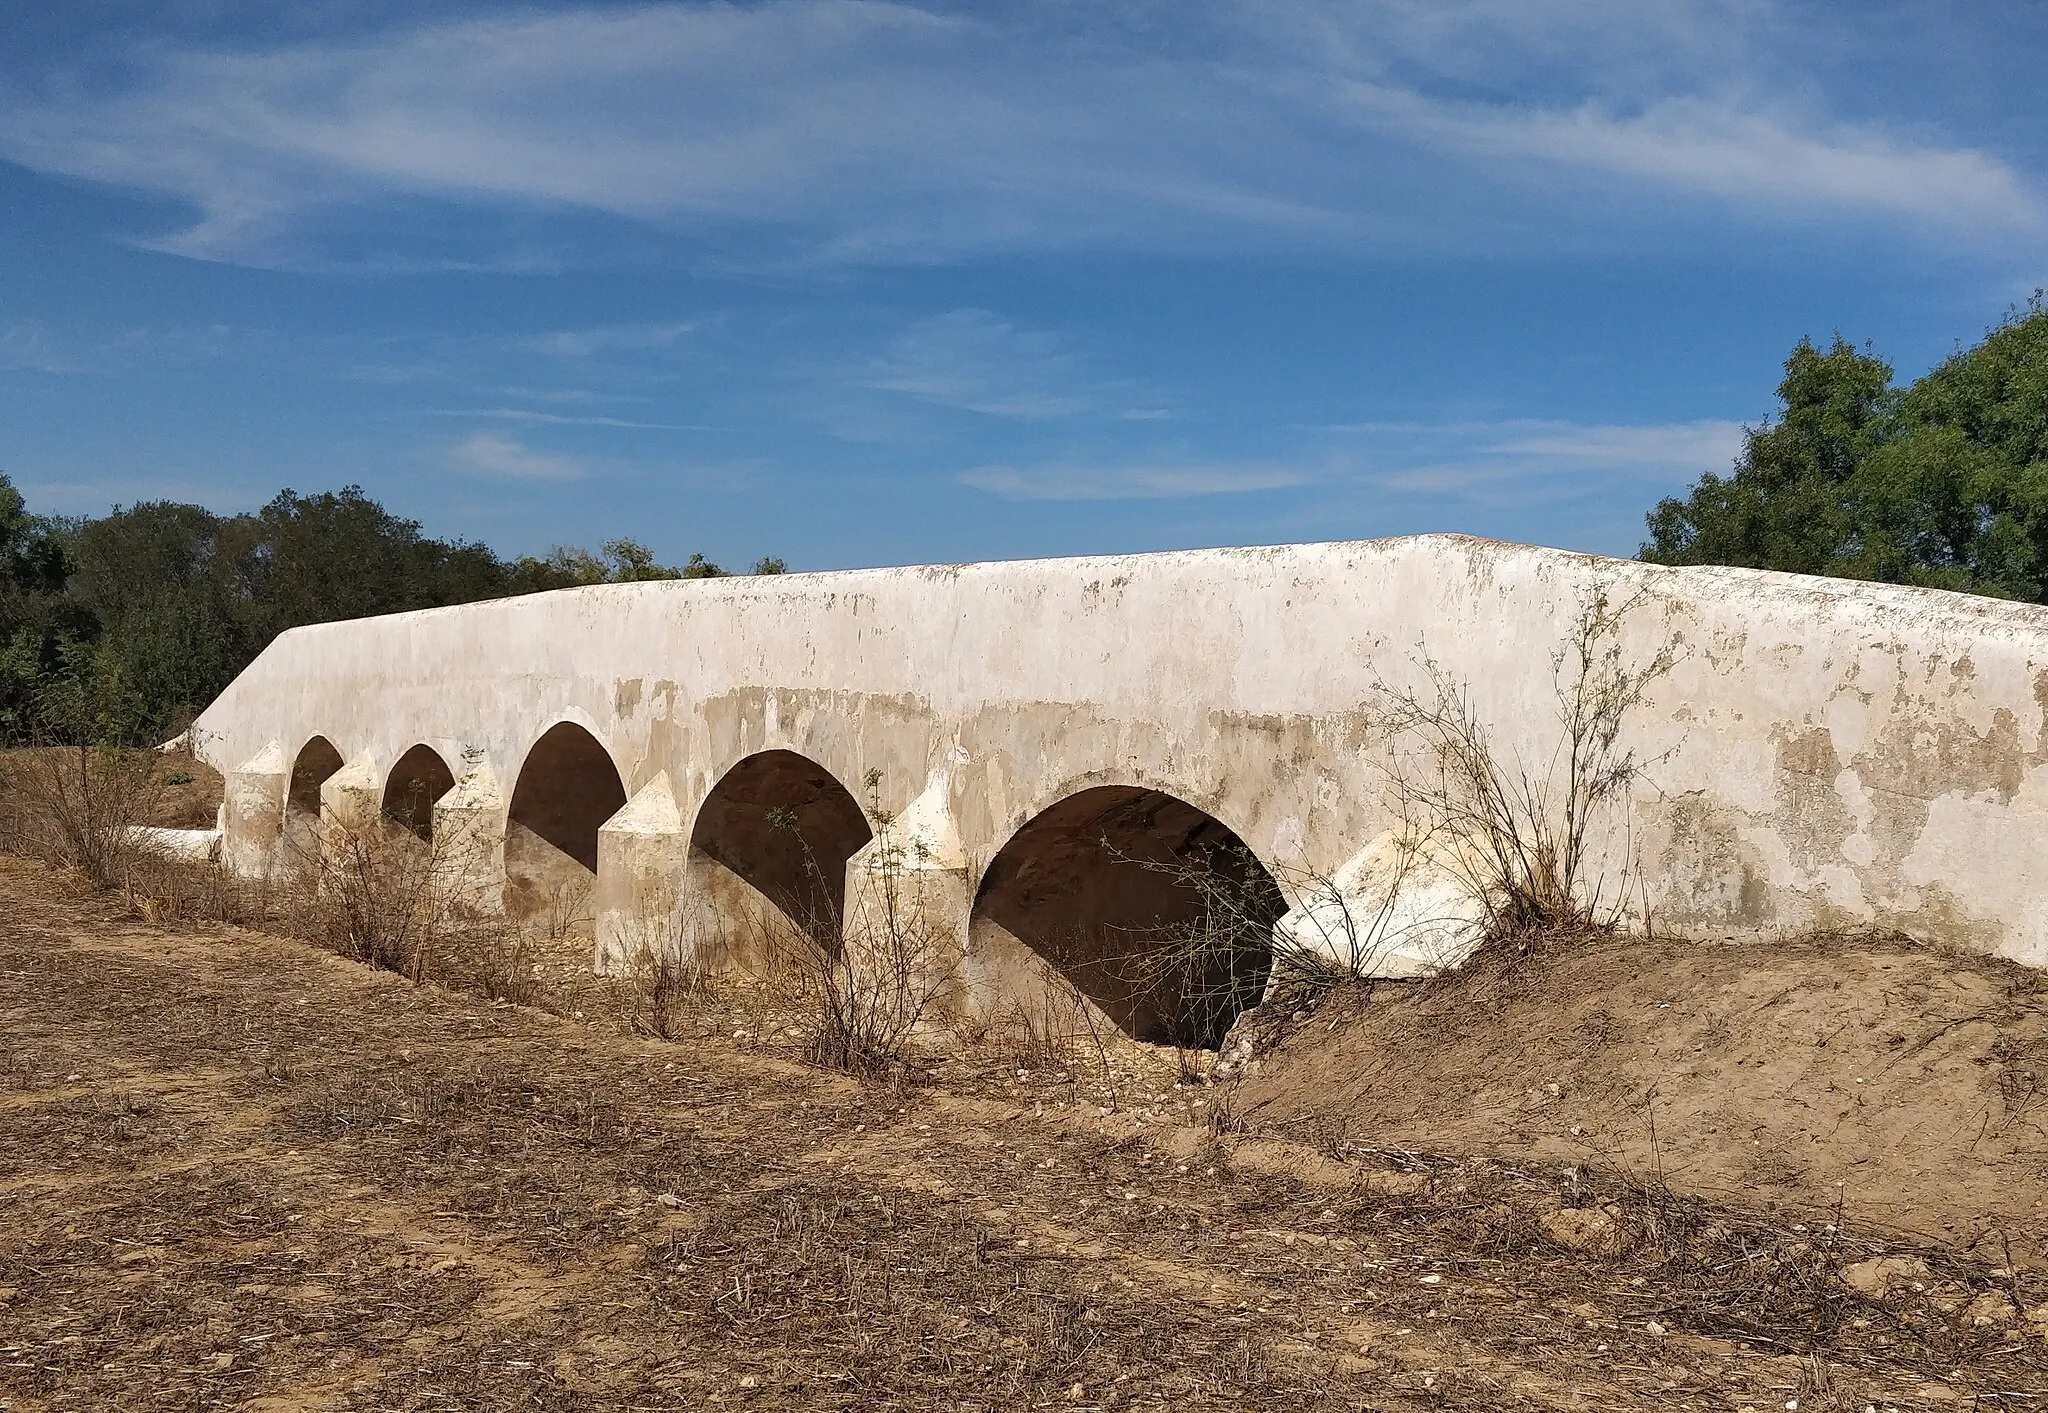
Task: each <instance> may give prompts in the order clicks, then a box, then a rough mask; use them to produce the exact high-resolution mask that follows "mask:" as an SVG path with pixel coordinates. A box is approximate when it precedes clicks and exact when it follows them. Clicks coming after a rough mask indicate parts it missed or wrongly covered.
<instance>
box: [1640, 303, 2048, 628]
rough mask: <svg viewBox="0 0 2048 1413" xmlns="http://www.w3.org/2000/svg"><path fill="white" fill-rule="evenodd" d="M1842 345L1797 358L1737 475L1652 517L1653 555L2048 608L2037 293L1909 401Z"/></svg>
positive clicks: (2045, 315) (2047, 484)
mask: <svg viewBox="0 0 2048 1413" xmlns="http://www.w3.org/2000/svg"><path fill="white" fill-rule="evenodd" d="M1891 377H1892V370H1891V368H1890V366H1889V365H1888V364H1886V363H1885V362H1884V361H1883V360H1881V359H1879V358H1877V357H1876V356H1874V355H1872V354H1869V353H1859V352H1858V351H1857V350H1856V349H1854V348H1853V347H1851V346H1850V345H1849V344H1848V343H1846V342H1845V341H1843V340H1842V339H1841V338H1840V337H1837V338H1836V339H1835V340H1834V342H1833V344H1832V345H1831V346H1830V347H1829V348H1828V350H1827V351H1826V352H1822V351H1821V350H1819V349H1817V348H1816V347H1815V346H1814V345H1813V344H1812V342H1811V341H1809V340H1806V339H1802V340H1800V342H1799V345H1798V346H1797V347H1796V348H1794V349H1793V350H1792V355H1791V357H1789V358H1788V359H1786V361H1785V379H1784V381H1783V382H1782V383H1781V384H1780V385H1779V388H1778V397H1779V401H1780V410H1779V415H1778V417H1777V419H1776V420H1775V421H1774V422H1769V423H1766V424H1764V425H1763V426H1760V427H1754V428H1751V429H1750V430H1749V431H1748V432H1747V433H1745V435H1744V438H1743V449H1742V454H1741V456H1740V457H1738V458H1737V460H1736V463H1735V469H1734V474H1733V475H1731V476H1727V477H1722V476H1718V475H1715V474H1713V473H1708V474H1707V475H1705V476H1702V477H1701V478H1700V480H1699V482H1698V483H1697V484H1696V485H1695V486H1694V487H1693V490H1692V493H1691V494H1690V495H1689V496H1688V497H1686V498H1685V499H1683V500H1680V499H1676V498H1673V499H1668V500H1665V501H1662V502H1661V503H1659V505H1658V506H1657V508H1656V509H1655V510H1653V511H1652V512H1650V514H1649V516H1648V517H1647V520H1648V524H1649V530H1650V538H1649V541H1648V542H1647V543H1645V544H1644V545H1643V547H1642V551H1641V555H1642V558H1644V559H1647V560H1652V561H1655V562H1657V563H1662V564H1735V565H1745V566H1749V567H1752V568H1759V569H1782V570H1789V571H1792V572H1795V573H1802V574H1832V575H1837V576H1841V577H1845V578H1856V579H1877V580H1884V581H1888V582H1893V583H1903V584H1919V585H1925V586H1928V587H1933V588H1945V589H1962V590H1968V591H1970V592H1973V593H1981V594H1993V595H1997V596H2000V597H2005V598H2022V599H2030V600H2036V601H2038V600H2040V599H2041V597H2042V594H2043V589H2044V581H2048V306H2044V304H2043V301H2042V296H2041V295H2040V294H2036V295H2035V297H2034V298H2033V299H2032V300H2031V301H2030V302H2029V303H2028V304H2027V306H2026V307H2025V308H2024V309H2016V310H2013V311H2012V312H2011V313H2009V314H2008V316H2007V317H2006V319H2005V320H2004V321H2003V322H2001V323H2000V324H1999V326H1998V327H1997V328H1995V329H1993V330H1992V331H1991V333H1990V334H1989V335H1987V336H1986V338H1985V339H1984V341H1983V342H1982V343H1980V344H1978V345H1977V346H1976V347H1974V348H1970V349H1965V350H1962V351H1959V352H1957V353H1956V354H1954V355H1953V356H1951V357H1950V358H1948V359H1947V360H1945V361H1944V362H1943V363H1942V364H1941V365H1940V366H1938V367H1937V368H1935V369H1934V370H1933V371H1932V372H1930V373H1929V374H1927V376H1925V377H1924V378H1921V379H1920V380H1919V381H1918V382H1916V383H1914V384H1912V385H1911V386H1910V387H1907V388H1904V389H1895V388H1894V387H1892V385H1891Z"/></svg>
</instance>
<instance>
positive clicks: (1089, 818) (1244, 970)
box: [969, 785, 1287, 1048]
mask: <svg viewBox="0 0 2048 1413" xmlns="http://www.w3.org/2000/svg"><path fill="white" fill-rule="evenodd" d="M1286 910H1287V904H1286V902H1285V900H1284V898H1283V897H1282V895H1281V892H1280V887H1279V885H1278V884H1277V883H1275V882H1274V880H1273V876H1272V875H1271V874H1270V873H1268V872H1267V870H1266V868H1265V866H1264V865H1263V864H1261V863H1260V862H1259V860H1258V859H1257V857H1256V856H1255V855H1254V854H1253V853H1252V851H1251V850H1250V849H1249V848H1247V847H1246V845H1245V843H1244V841H1243V840H1241V839H1239V838H1238V836H1237V835H1236V834H1235V833H1233V832H1232V831H1231V830H1230V828H1229V827H1228V826H1226V825H1225V824H1223V823H1222V822H1221V821H1220V820H1218V819H1216V818H1215V817H1214V816H1213V815H1210V814H1208V813H1207V812H1206V811H1204V810H1201V809H1198V808H1197V807H1196V806H1194V805H1191V804H1189V803H1188V802H1187V801H1185V800H1182V799H1179V798H1176V797H1175V796H1172V795H1168V794H1164V793H1162V792H1160V791H1158V790H1148V789H1144V788H1142V787H1139V786H1129V785H1099V786H1094V787H1091V788H1089V789H1085V790H1081V791H1079V792H1077V793H1075V794H1072V795H1069V796H1067V797H1066V798H1065V799H1063V800H1060V801H1058V802H1057V803H1055V804H1053V805H1052V806H1050V807H1049V808H1047V809H1046V810H1044V811H1043V812H1041V813H1040V814H1038V815H1037V816H1035V817H1034V818H1032V819H1031V820H1030V821H1029V822H1028V823H1027V824H1025V825H1024V827H1023V828H1021V829H1019V830H1018V831H1017V832H1016V834H1014V835H1012V836H1011V838H1010V841H1009V842H1008V843H1007V844H1005V845H1004V846H1003V848H1002V850H1001V851H1000V852H999V853H998V854H997V855H996V856H995V858H994V860H992V861H991V862H990V864H989V866H988V869H987V871H986V872H985V873H984V874H983V875H982V880H981V886H980V888H979V889H978V890H977V891H976V894H975V900H974V912H973V915H972V918H971V920H970V923H969V939H970V940H969V951H970V955H971V958H972V969H973V981H974V985H975V989H976V990H977V991H979V992H981V993H982V994H983V996H984V998H985V999H984V1003H983V1004H988V1000H989V999H996V1000H1000V998H1002V997H1003V996H1004V995H1005V994H1007V995H1009V996H1011V997H1013V998H1015V999H1017V1000H1018V1002H1019V1003H1020V1004H1027V1003H1028V998H1029V997H1031V996H1033V995H1043V982H1044V980H1045V977H1044V970H1045V969H1047V968H1049V969H1050V970H1051V971H1053V972H1055V973H1057V974H1058V976H1059V977H1061V978H1064V980H1065V982H1066V983H1067V984H1068V985H1071V986H1072V987H1073V989H1074V990H1075V991H1077V992H1079V993H1080V995H1081V996H1082V997H1083V998H1085V999H1086V1000H1087V1001H1088V1002H1090V1003H1092V1004H1093V1005H1094V1006H1095V1007H1096V1008H1098V1009H1099V1010H1100V1011H1101V1012H1102V1013H1103V1014H1105V1015H1107V1016H1108V1017H1109V1018H1110V1020H1112V1021H1114V1022H1115V1023H1116V1024H1117V1025H1118V1026H1119V1027H1121V1028H1122V1029H1123V1030H1124V1031H1126V1032H1127V1033H1128V1034H1130V1035H1132V1036H1134V1037H1136V1038H1137V1039H1139V1040H1145V1041H1151V1042H1154V1043H1162V1044H1175V1045H1185V1046H1191V1047H1202V1048H1213V1047H1214V1046H1216V1045H1217V1044H1219V1043H1221V1041H1222V1039H1223V1036H1224V1034H1225V1032H1227V1031H1228V1030H1229V1029H1230V1025H1231V1022H1233V1021H1234V1020H1236V1018H1237V1016H1238V1013H1239V1012H1240V1011H1242V1010H1244V1009H1245V1008H1246V1007H1247V1006H1250V1005H1253V1004H1255V1003H1256V1002H1257V1001H1258V999H1259V995H1260V993H1261V992H1262V991H1263V990H1264V989H1265V984H1266V974H1267V972H1268V971H1269V970H1270V969H1271V966H1272V930H1273V924H1274V923H1275V922H1277V921H1279V919H1280V917H1281V915H1282V914H1283V913H1285V912H1286ZM1034 982H1036V983H1038V984H1037V985H1034Z"/></svg>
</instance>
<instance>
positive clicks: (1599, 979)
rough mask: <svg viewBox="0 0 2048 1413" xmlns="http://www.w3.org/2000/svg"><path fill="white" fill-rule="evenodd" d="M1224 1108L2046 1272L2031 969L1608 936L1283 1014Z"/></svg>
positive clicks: (1317, 1132) (2037, 1022)
mask: <svg viewBox="0 0 2048 1413" xmlns="http://www.w3.org/2000/svg"><path fill="white" fill-rule="evenodd" d="M1274 1034H1275V1035H1277V1045H1276V1046H1275V1048H1273V1049H1271V1050H1270V1051H1268V1052H1266V1053H1265V1054H1264V1055H1263V1056H1262V1057H1261V1058H1260V1059H1259V1060H1258V1061H1256V1063H1255V1064H1254V1065H1253V1066H1251V1067H1250V1069H1249V1071H1248V1073H1247V1075H1246V1078H1245V1080H1244V1083H1243V1086H1242V1089H1241V1091H1240V1093H1239V1094H1238V1096H1237V1110H1238V1112H1239V1114H1240V1115H1241V1117H1242V1118H1243V1119H1244V1121H1245V1122H1246V1123H1247V1124H1248V1125H1249V1126H1250V1127H1252V1128H1255V1129H1258V1130H1264V1131H1276V1132H1280V1133H1285V1134H1288V1135H1291V1136H1297V1137H1306V1138H1310V1139H1312V1140H1313V1141H1315V1142H1317V1143H1318V1144H1320V1145H1322V1146H1325V1147H1330V1146H1335V1145H1341V1146H1348V1147H1351V1148H1355V1149H1418V1150H1422V1151H1425V1152H1433V1153H1448V1154H1454V1155H1475V1154H1489V1155H1493V1156H1497V1157H1502V1158H1507V1159H1510V1160H1524V1161H1536V1162H1552V1163H1558V1164H1567V1165H1569V1164H1581V1163H1589V1162H1590V1163H1594V1164H1599V1165H1603V1166H1607V1167H1611V1168H1616V1169H1622V1170H1626V1171H1630V1172H1633V1173H1635V1174H1636V1175H1638V1176H1640V1177H1645V1178H1649V1177H1654V1176H1655V1175H1657V1174H1659V1173H1661V1174H1662V1177H1663V1179H1664V1180H1665V1181H1666V1182H1668V1183H1669V1184H1670V1186H1671V1187H1672V1188H1674V1189H1676V1190H1679V1191H1689V1192H1698V1193H1704V1194H1708V1195H1713V1196H1726V1195H1729V1194H1731V1193H1739V1194H1742V1195H1743V1196H1744V1197H1745V1198H1748V1199H1752V1200H1761V1201H1764V1202H1768V1203H1786V1204H1794V1205H1806V1204H1811V1205H1815V1206H1825V1207H1834V1206H1835V1205H1836V1203H1837V1202H1838V1201H1839V1203H1840V1204H1841V1207H1842V1208H1843V1209H1844V1210H1845V1211H1846V1213H1847V1214H1848V1215H1849V1216H1850V1217H1852V1218H1858V1219H1862V1220H1865V1221H1870V1222H1876V1223H1880V1224H1883V1225H1886V1226H1892V1227H1896V1228H1900V1229H1902V1230H1905V1231H1910V1232H1913V1233H1916V1234H1919V1235H1922V1236H1927V1237H1931V1238H1934V1239H1937V1240H1940V1241H1944V1242H1953V1243H1954V1244H1955V1245H1957V1246H1958V1247H1961V1248H1965V1249H1974V1250H1975V1252H1976V1254H1978V1255H1980V1256H1984V1257H1987V1258H1996V1259H1998V1260H2001V1261H2002V1260H2003V1259H2005V1258H2004V1252H2005V1250H2006V1247H2007V1246H2008V1244H2009V1246H2010V1249H2011V1254H2012V1259H2014V1260H2016V1261H2018V1262H2021V1263H2023V1264H2028V1265H2035V1266H2039V1265H2044V1264H2048V1186H2044V1183H2043V1178H2044V1175H2048V1127H2044V1124H2043V1118H2044V1115H2048V975H2044V974H2042V973H2038V972H2032V971H2028V970H2025V969H2022V968H2019V967H2013V966H2009V965H2006V964H2003V963H1997V962H1990V961H1985V960H1982V959H1974V958H1957V957H1952V956H1944V955H1941V954H1938V953H1935V952H1931V951H1925V950H1920V949H1916V948H1913V947H1910V946H1906V945H1899V944H1895V943H1883V942H1877V943H1873V942H1856V941H1850V940H1844V939H1840V938H1819V939H1813V940H1811V941H1808V942H1804V943H1798V944H1791V945H1774V946H1764V945H1727V944H1711V945H1710V944H1697V943H1669V942H1644V941H1637V940H1626V939H1600V940H1597V941H1593V942H1587V943H1578V944H1572V945H1560V946H1556V947H1551V948H1545V949H1540V950H1537V951H1533V952H1532V953H1530V954H1529V955H1526V956H1519V957H1500V958H1493V959H1489V960H1488V961H1486V962H1484V963H1482V964H1476V965H1475V966H1474V967H1472V968H1469V969H1467V970H1466V971H1464V972H1461V973H1458V974H1454V975H1452V976H1449V977H1445V978H1441V979H1439V980H1436V981H1433V982H1429V983H1426V984H1422V985H1412V984H1410V985H1401V984H1381V985H1378V986H1375V987H1365V986H1354V987H1347V988H1343V989H1340V990H1339V991H1337V992H1335V993H1333V994H1332V995H1330V996H1329V997H1328V998H1326V999H1325V1000H1324V1001H1323V1002H1322V1003H1321V1004H1320V1005H1318V1006H1317V1007H1316V1008H1315V1010H1314V1012H1313V1014H1307V1015H1303V1016H1302V1018H1301V1019H1299V1020H1293V1019H1292V1018H1290V1023H1287V1024H1284V1025H1281V1026H1277V1027H1276V1028H1275V1032H1274Z"/></svg>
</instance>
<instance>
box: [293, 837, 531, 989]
mask: <svg viewBox="0 0 2048 1413" xmlns="http://www.w3.org/2000/svg"><path fill="white" fill-rule="evenodd" d="M292 864H293V867H292V868H291V869H290V873H291V875H292V876H293V877H294V878H295V879H296V880H298V885H299V886H298V888H297V890H296V891H297V894H298V896H297V897H296V898H295V899H294V900H293V901H294V906H293V908H292V916H291V918H290V923H291V926H292V930H293V931H294V932H295V933H296V934H297V935H299V936H300V937H302V938H304V939H305V940H307V941H309V942H315V943H318V944H319V945H321V946H323V947H326V948H328V949H329V950H330V951H334V952H338V953H340V954H341V955H342V956H345V957H350V958H352V959H354V960H356V961H359V962H365V963H367V964H369V965H370V966H373V967H377V968H379V969H381V970H385V971H394V972H398V973H399V974H401V975H403V976H406V977H408V978H410V979H411V980H413V981H425V980H428V979H429V978H430V977H432V976H433V975H435V974H436V973H438V972H441V971H444V970H445V969H446V964H447V963H448V962H450V961H459V960H463V959H465V958H470V957H474V956H477V955H481V954H482V953H484V952H488V951H494V950H495V951H499V952H502V951H505V950H506V942H505V939H503V938H501V937H500V936H498V935H497V934H498V933H500V932H501V931H502V930H503V929H504V928H505V924H504V923H503V921H502V920H501V919H499V918H497V917H495V916H493V910H492V909H491V908H490V907H489V890H490V887H491V884H492V882H493V881H494V880H493V879H492V878H491V876H490V875H491V868H490V858H489V852H488V849H487V846H486V845H485V843H484V841H483V840H482V839H481V838H479V837H478V836H477V835H476V834H474V833H473V832H470V831H465V830H460V829H457V830H452V831H448V830H437V831H435V833H434V836H433V837H432V838H431V839H429V840H421V839H419V838H418V837H417V836H415V835H414V834H412V833H411V832H410V831H409V830H406V829H405V828H403V827H402V826H400V825H399V824H397V823H396V822H395V821H392V820H388V819H383V818H378V819H371V820H368V821H364V822H353V821H348V820H335V819H323V820H322V821H321V825H320V828H319V830H318V831H317V833H316V837H315V841H314V843H313V845H312V846H311V848H310V849H308V850H306V851H305V852H304V856H302V857H299V858H296V859H294V860H292Z"/></svg>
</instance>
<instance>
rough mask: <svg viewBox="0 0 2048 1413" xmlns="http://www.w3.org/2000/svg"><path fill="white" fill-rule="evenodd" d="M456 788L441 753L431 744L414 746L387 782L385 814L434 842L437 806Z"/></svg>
mask: <svg viewBox="0 0 2048 1413" xmlns="http://www.w3.org/2000/svg"><path fill="white" fill-rule="evenodd" d="M454 788H455V772H454V771H453V770H450V769H449V768H448V762H447V761H445V760H443V759H441V753H440V752H439V751H437V750H435V749H434V748H433V747H432V746H429V745H425V744H421V745H417V746H414V747H413V748H412V749H411V750H409V751H407V752H406V753H405V754H404V755H402V756H400V757H399V758H398V763H397V764H396V765H394V766H392V767H391V774H390V775H388V776H386V777H385V779H384V798H383V802H382V806H381V808H382V812H383V815H384V817H385V818H386V819H389V820H391V821H392V822H394V823H396V824H399V825H402V826H403V827H404V828H406V829H409V830H411V831H412V832H413V833H414V834H417V835H418V836H419V837H420V838H421V839H424V840H426V841H428V842H432V840H433V838H434V803H435V801H437V800H439V799H440V798H441V797H442V796H443V795H445V794H447V793H448V792H449V791H450V790H453V789H454Z"/></svg>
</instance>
